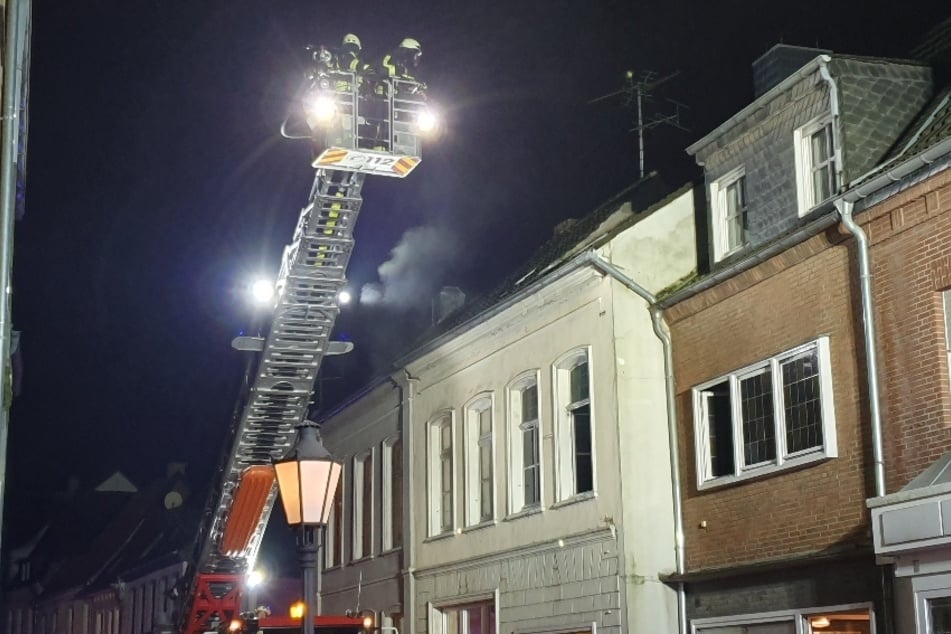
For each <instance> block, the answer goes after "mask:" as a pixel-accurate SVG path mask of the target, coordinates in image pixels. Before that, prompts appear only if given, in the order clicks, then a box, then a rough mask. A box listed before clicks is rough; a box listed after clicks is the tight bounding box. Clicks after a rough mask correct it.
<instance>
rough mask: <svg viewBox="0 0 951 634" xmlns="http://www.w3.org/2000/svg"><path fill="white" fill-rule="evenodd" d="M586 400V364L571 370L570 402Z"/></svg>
mask: <svg viewBox="0 0 951 634" xmlns="http://www.w3.org/2000/svg"><path fill="white" fill-rule="evenodd" d="M586 398H588V362H587V361H585V362H583V363H579V364H578V365H576V366H575V367H574V368H572V370H571V402H572V403H577V402H578V401H583V400H585V399H586Z"/></svg>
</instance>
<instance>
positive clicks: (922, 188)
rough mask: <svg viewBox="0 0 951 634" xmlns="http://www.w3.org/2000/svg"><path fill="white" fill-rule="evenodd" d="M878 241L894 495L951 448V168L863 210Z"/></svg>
mask: <svg viewBox="0 0 951 634" xmlns="http://www.w3.org/2000/svg"><path fill="white" fill-rule="evenodd" d="M857 219H858V220H859V221H860V222H861V223H862V224H863V226H864V227H865V229H866V231H867V233H868V234H869V240H870V242H871V249H870V256H871V262H872V269H873V270H872V273H873V278H872V288H873V293H874V296H875V302H876V305H875V309H876V310H875V317H876V320H877V327H878V335H879V336H878V341H879V345H878V355H879V365H880V371H879V381H880V383H881V394H882V418H883V421H884V423H883V437H884V438H883V441H884V446H885V456H884V458H885V472H886V481H887V489H888V492H894V491H897V490H898V489H900V488H902V487H903V486H905V485H906V484H907V483H908V482H909V481H910V480H911V479H912V478H914V477H915V476H917V475H918V474H919V473H921V472H922V471H923V470H924V469H926V468H927V467H928V466H929V465H930V464H931V463H932V462H934V461H935V460H937V459H938V458H939V457H940V456H941V455H942V454H944V453H945V452H946V451H948V450H949V449H951V398H949V394H948V392H949V385H951V380H949V376H948V362H947V355H946V348H945V333H944V321H943V308H942V305H941V291H942V290H945V289H948V288H951V169H946V170H944V171H943V172H939V173H937V174H935V175H933V176H931V177H930V178H928V179H927V180H925V181H922V182H921V183H918V184H917V185H915V186H913V187H910V188H909V189H907V190H905V191H903V192H901V193H900V194H898V195H896V196H893V197H892V198H890V199H888V200H886V201H884V202H882V203H880V204H878V205H876V206H875V207H873V208H872V209H870V210H868V211H866V212H864V213H861V214H860V215H859V216H858V217H857Z"/></svg>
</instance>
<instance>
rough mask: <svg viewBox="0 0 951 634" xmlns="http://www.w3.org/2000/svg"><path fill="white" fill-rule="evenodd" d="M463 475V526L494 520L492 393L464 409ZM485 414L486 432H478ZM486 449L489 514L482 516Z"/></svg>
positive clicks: (484, 393)
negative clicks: (487, 456) (483, 465)
mask: <svg viewBox="0 0 951 634" xmlns="http://www.w3.org/2000/svg"><path fill="white" fill-rule="evenodd" d="M462 411H463V412H464V414H463V421H462V427H463V438H464V443H465V447H464V451H463V458H464V464H463V473H464V478H465V487H464V490H465V509H464V510H465V526H467V527H469V526H479V525H481V524H485V523H488V522H493V521H494V520H495V503H496V498H497V497H498V495H496V492H495V489H496V486H495V485H496V477H495V465H496V459H495V444H496V443H495V397H494V395H493V394H492V393H491V392H483V393H482V394H479V395H477V396H475V397H473V398H472V399H471V400H469V401H468V402H467V403H466V404H465V406H464V407H463V410H462ZM486 411H488V415H489V433H488V434H482V433H481V425H480V423H481V416H482V414H483V412H486ZM486 446H487V448H488V452H489V473H488V480H489V489H490V496H491V499H490V500H489V514H488V515H487V516H484V515H483V514H482V502H483V500H482V484H483V481H484V480H485V478H486V474H484V473H482V451H483V448H485V447H486Z"/></svg>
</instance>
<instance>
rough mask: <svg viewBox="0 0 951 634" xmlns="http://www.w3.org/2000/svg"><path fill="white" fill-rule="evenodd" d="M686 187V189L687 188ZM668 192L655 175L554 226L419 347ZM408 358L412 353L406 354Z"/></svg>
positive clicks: (599, 240) (628, 222) (633, 219)
mask: <svg viewBox="0 0 951 634" xmlns="http://www.w3.org/2000/svg"><path fill="white" fill-rule="evenodd" d="M687 187H688V188H689V186H687ZM683 191H684V187H681V188H680V189H678V190H677V191H676V192H674V193H672V190H671V188H670V187H668V186H667V185H666V184H665V183H664V182H663V180H662V179H661V178H660V177H659V176H658V175H657V173H656V172H651V173H650V174H648V175H647V176H645V177H644V178H642V179H640V180H638V181H636V182H635V183H633V184H631V185H630V186H629V187H627V188H625V189H624V190H622V191H621V192H619V193H618V194H616V195H615V196H613V197H612V198H610V199H609V200H608V201H607V202H605V203H603V204H602V205H600V206H598V207H597V208H596V209H595V210H594V211H592V212H590V213H589V214H587V215H586V216H584V217H582V218H579V219H577V220H576V219H573V218H571V219H568V220H564V221H562V222H561V223H559V224H558V225H557V226H556V227H555V232H554V235H553V236H552V238H551V239H549V240H548V241H547V242H546V243H544V244H543V245H542V246H541V247H539V249H538V250H537V251H535V253H534V254H532V256H531V257H530V258H529V259H528V260H527V261H526V262H525V263H524V264H522V265H521V266H520V267H518V268H517V269H515V270H514V271H513V272H512V273H511V274H510V275H509V276H508V277H506V278H505V279H504V280H503V281H502V282H501V283H500V284H499V285H498V286H496V287H495V288H494V289H492V290H491V291H490V292H488V293H486V294H485V295H482V296H481V297H478V298H476V299H474V300H473V301H471V302H466V304H465V305H464V306H463V307H462V308H461V309H460V310H458V311H456V312H455V313H452V314H451V315H450V316H449V317H447V318H446V319H445V320H443V321H442V322H441V323H440V324H438V325H437V327H436V329H434V330H430V331H428V332H427V333H426V334H425V335H424V337H423V340H422V341H421V342H419V345H417V346H416V348H419V347H420V346H421V345H424V344H425V343H426V342H428V341H431V340H432V339H434V338H436V337H438V336H439V335H441V334H444V333H446V332H448V331H450V330H452V329H454V328H456V327H457V326H459V325H461V324H463V323H465V322H468V321H471V320H472V319H474V318H476V317H478V316H479V315H480V314H482V313H485V312H486V311H487V310H489V309H490V308H492V307H494V306H496V305H497V304H499V303H501V302H502V301H503V300H505V299H506V298H508V297H510V296H511V295H514V294H515V293H516V292H518V291H520V290H521V289H523V288H525V287H527V286H529V285H530V284H532V283H533V282H535V281H537V280H539V279H541V278H542V277H544V276H545V275H547V274H548V273H550V272H551V271H553V270H555V269H557V268H558V267H559V266H560V265H562V264H564V263H566V262H567V261H568V260H570V259H571V258H572V257H574V256H575V255H577V254H578V253H580V252H581V251H583V250H586V249H592V248H595V247H598V246H601V245H602V244H604V243H606V242H607V241H608V240H610V239H611V238H613V237H614V236H616V235H617V234H618V233H620V232H621V231H624V230H625V229H627V228H628V227H630V226H632V225H634V224H636V223H638V222H640V221H641V220H643V219H644V218H646V217H647V216H649V215H651V214H652V213H653V212H654V211H656V210H657V209H659V208H660V207H663V206H664V205H665V204H666V203H667V202H669V200H670V199H672V198H674V197H675V196H677V195H680V194H681V193H683ZM410 354H412V353H410Z"/></svg>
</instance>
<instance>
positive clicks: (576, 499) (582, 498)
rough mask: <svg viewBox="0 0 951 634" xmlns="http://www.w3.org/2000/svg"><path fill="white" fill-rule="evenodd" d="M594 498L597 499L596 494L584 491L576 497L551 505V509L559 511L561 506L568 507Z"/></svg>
mask: <svg viewBox="0 0 951 634" xmlns="http://www.w3.org/2000/svg"><path fill="white" fill-rule="evenodd" d="M596 497H598V494H597V493H596V492H594V491H585V492H584V493H579V494H577V495H573V496H571V497H570V498H566V499H564V500H560V501H558V502H555V503H554V504H552V505H551V507H552V508H553V509H560V508H561V507H563V506H570V505H572V504H577V503H578V502H586V501H588V500H593V499H594V498H596Z"/></svg>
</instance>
